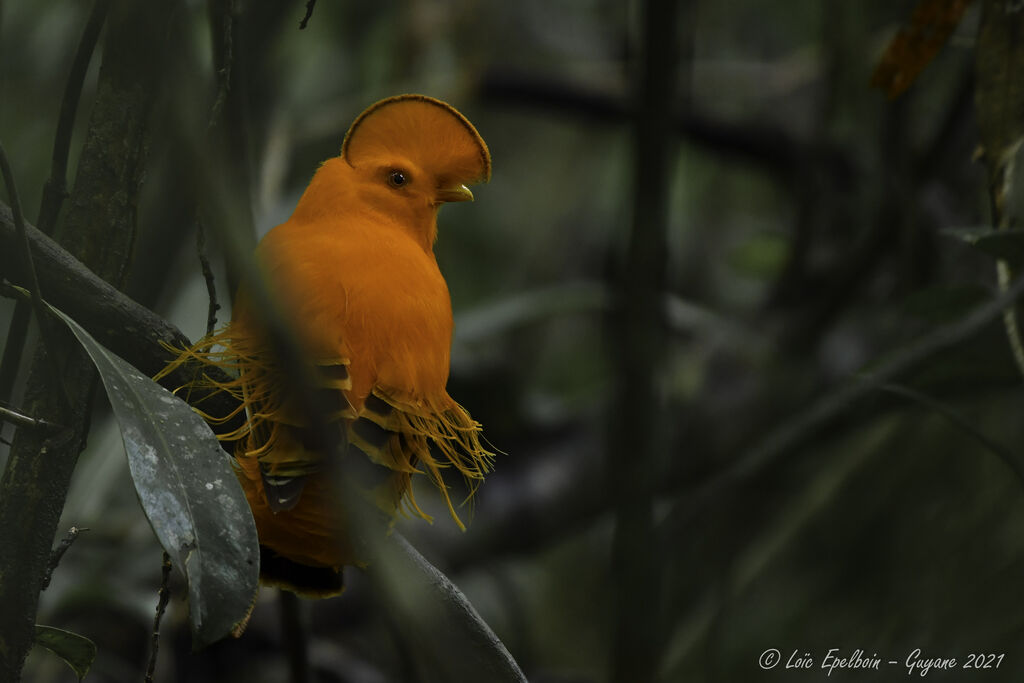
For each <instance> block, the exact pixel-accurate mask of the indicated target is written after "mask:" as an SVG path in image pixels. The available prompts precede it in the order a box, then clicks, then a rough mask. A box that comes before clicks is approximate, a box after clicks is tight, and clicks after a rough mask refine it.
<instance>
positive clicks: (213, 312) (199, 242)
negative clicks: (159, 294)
mask: <svg viewBox="0 0 1024 683" xmlns="http://www.w3.org/2000/svg"><path fill="white" fill-rule="evenodd" d="M196 251H197V252H198V254H199V266H200V268H202V271H203V280H204V281H205V282H206V293H207V295H208V296H209V299H210V303H209V306H208V307H207V309H206V335H207V336H209V335H211V334H213V330H214V328H216V327H217V311H218V310H220V304H219V303H217V282H216V280H215V279H214V277H213V268H211V267H210V257H209V255H208V254H207V253H206V229H205V228H204V227H203V222H202V220H200V219H198V218H197V219H196Z"/></svg>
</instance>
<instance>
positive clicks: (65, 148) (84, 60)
mask: <svg viewBox="0 0 1024 683" xmlns="http://www.w3.org/2000/svg"><path fill="white" fill-rule="evenodd" d="M109 6H110V0H96V2H95V4H93V7H92V12H91V13H90V14H89V20H88V21H87V22H86V24H85V29H84V30H83V31H82V37H81V39H80V40H79V41H78V50H77V51H76V52H75V59H74V61H73V62H72V63H71V72H70V73H69V74H68V81H67V84H66V85H65V86H64V99H63V100H61V104H60V118H58V120H57V132H56V135H55V136H54V141H53V159H52V163H51V165H50V177H49V179H48V180H47V181H46V183H45V184H44V185H43V197H42V199H41V201H40V205H39V218H38V219H37V220H36V227H37V228H39V229H40V230H42V231H43V232H44V233H46V234H47V235H49V234H50V233H51V232H52V231H53V227H54V225H55V224H56V223H57V215H58V214H59V213H60V207H61V204H63V203H64V200H65V199H67V196H68V189H67V174H68V152H69V150H70V148H71V135H72V133H73V132H74V128H75V117H76V114H77V113H78V101H79V99H80V98H81V96H82V85H83V83H84V82H85V75H86V73H87V72H88V71H89V63H90V62H91V61H92V55H93V52H94V51H95V49H96V43H97V42H98V41H99V37H100V31H101V30H102V28H103V23H104V21H105V20H106V18H107V9H108V8H109Z"/></svg>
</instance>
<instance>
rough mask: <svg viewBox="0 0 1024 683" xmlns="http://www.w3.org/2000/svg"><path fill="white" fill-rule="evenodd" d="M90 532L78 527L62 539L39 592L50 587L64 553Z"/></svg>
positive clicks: (51, 555) (74, 527) (47, 566)
mask: <svg viewBox="0 0 1024 683" xmlns="http://www.w3.org/2000/svg"><path fill="white" fill-rule="evenodd" d="M88 530H89V529H88V528H86V527H77V526H73V527H71V528H70V529H68V534H67V536H65V537H64V538H63V539H61V542H60V545H58V546H57V547H56V548H54V549H53V552H51V553H50V562H49V563H48V564H47V565H46V573H45V574H43V584H42V588H40V589H39V590H41V591H44V590H46V589H47V587H49V585H50V579H52V578H53V572H54V570H55V569H57V565H58V564H60V561H61V558H63V557H64V553H66V552H67V551H68V548H70V547H71V544H72V543H74V542H75V539H76V538H78V534H80V533H81V532H83V531H88Z"/></svg>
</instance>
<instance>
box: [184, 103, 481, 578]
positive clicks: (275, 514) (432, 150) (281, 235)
mask: <svg viewBox="0 0 1024 683" xmlns="http://www.w3.org/2000/svg"><path fill="white" fill-rule="evenodd" d="M490 175H491V158H490V153H489V152H488V150H487V145H486V144H484V141H483V139H482V138H481V137H480V135H479V134H478V133H477V131H476V129H475V128H474V127H473V125H472V124H471V123H470V122H469V121H468V120H467V119H466V118H465V117H464V116H462V114H460V113H459V112H458V111H456V110H455V109H454V108H453V107H451V106H449V105H448V104H445V103H444V102H441V101H439V100H436V99H433V98H430V97H426V96H423V95H400V96H397V97H391V98H388V99H385V100H382V101H380V102H377V103H376V104H374V105H373V106H371V107H370V108H369V109H367V110H366V111H364V112H363V113H362V114H361V115H360V116H359V117H358V118H357V119H356V120H355V122H354V123H353V124H352V126H351V128H349V130H348V133H347V134H346V136H345V140H344V142H343V144H342V147H341V156H339V157H335V158H333V159H329V160H327V161H325V162H324V163H323V164H322V165H321V166H320V168H319V169H318V170H317V172H316V174H315V175H314V176H313V179H312V181H311V182H310V183H309V187H307V188H306V191H305V192H304V193H303V195H302V198H301V199H300V200H299V204H298V206H297V207H296V208H295V212H294V213H293V214H292V216H291V218H289V219H288V221H287V222H285V223H282V224H281V225H278V226H277V227H275V228H274V229H273V230H271V231H270V232H269V233H267V235H266V236H265V237H264V238H263V240H262V241H261V242H260V244H259V246H258V248H257V258H258V262H259V263H260V265H261V266H262V268H263V272H264V275H265V277H266V281H267V284H268V286H269V288H270V290H271V291H273V292H274V294H275V295H276V297H277V299H278V301H279V302H280V303H281V304H282V307H281V308H282V310H283V311H284V315H285V319H286V321H287V322H288V323H289V324H290V325H291V327H292V329H293V330H294V332H295V335H296V337H297V339H298V341H299V344H300V347H301V348H302V350H303V351H304V352H305V353H306V354H307V357H308V359H309V361H310V362H311V363H312V365H313V367H314V370H315V373H314V376H315V382H316V386H315V398H316V400H318V401H321V402H322V403H321V405H322V406H323V408H324V413H325V414H326V415H327V416H328V417H329V418H330V419H331V420H333V421H336V423H337V424H338V425H340V426H342V427H343V429H344V436H345V437H346V440H347V444H348V446H347V447H346V449H345V451H344V453H343V454H341V455H340V456H337V455H332V456H328V454H326V453H324V452H322V448H319V447H318V446H317V445H316V444H317V443H318V439H316V438H315V437H314V436H313V435H312V434H311V431H312V429H311V424H310V420H309V418H308V416H306V415H304V414H303V410H302V407H301V405H302V404H301V402H300V401H299V400H298V397H297V396H296V395H295V391H297V390H300V389H295V388H294V387H293V382H291V383H290V382H289V381H287V378H286V377H285V376H284V374H283V373H284V372H286V370H285V369H284V368H283V367H282V364H281V363H280V362H279V361H278V359H277V358H275V354H274V353H273V351H272V345H271V341H270V339H269V336H268V334H267V333H266V330H265V327H264V324H263V322H262V320H261V317H260V315H259V311H257V310H254V309H255V304H254V303H253V299H252V298H251V297H250V295H249V294H248V293H247V292H246V291H245V289H244V287H243V288H242V289H241V290H240V291H239V293H238V296H237V297H236V300H235V307H234V312H233V316H232V319H231V322H230V324H228V325H227V326H226V327H225V328H224V329H222V330H220V331H219V332H217V333H215V334H214V335H212V336H210V337H207V338H205V339H203V340H201V341H200V342H199V343H197V344H196V345H195V346H194V347H193V348H191V349H188V350H186V351H184V352H183V353H182V354H181V355H180V356H179V358H178V360H177V361H176V362H175V363H174V364H172V366H171V367H169V368H168V370H167V371H165V372H169V371H170V370H171V369H173V367H174V366H176V365H178V364H180V363H182V362H184V361H185V360H188V359H198V360H200V361H202V362H203V363H207V364H212V365H217V366H220V367H227V368H229V369H231V370H233V371H234V374H235V375H236V376H237V379H235V380H234V381H232V382H229V383H222V384H217V385H216V387H217V388H218V389H219V390H223V391H229V392H232V393H233V394H234V395H235V396H237V397H238V398H239V399H240V401H241V405H242V407H241V408H240V409H239V410H243V409H244V410H245V411H246V412H245V414H246V422H245V425H244V426H242V427H241V428H239V429H237V430H235V431H233V432H231V433H229V434H222V435H221V437H220V438H222V439H226V440H232V441H235V442H236V443H235V446H234V455H235V460H236V461H237V472H238V476H239V480H240V481H241V483H242V487H243V489H244V490H245V495H246V497H247V498H248V501H249V505H250V507H251V508H252V513H253V516H254V518H255V520H256V527H257V530H258V532H259V538H260V545H261V579H262V580H263V582H264V583H267V584H270V585H278V586H281V587H284V588H287V589H289V590H292V591H295V592H297V593H300V594H304V595H311V596H327V595H334V594H337V593H340V592H341V590H342V587H343V583H342V578H341V569H342V567H343V566H344V565H347V564H354V563H357V562H358V561H359V558H358V557H357V556H356V555H355V553H354V551H353V548H352V544H351V542H350V540H349V539H348V534H347V531H346V528H345V522H344V519H343V517H344V513H343V512H342V513H341V514H340V515H339V503H338V500H337V496H336V495H334V493H335V488H334V486H333V483H332V480H331V475H330V471H331V470H332V467H327V466H326V465H327V464H331V465H336V466H337V467H339V468H340V469H342V470H344V468H345V467H346V466H347V464H350V465H351V466H352V467H353V468H355V469H357V470H358V469H359V468H360V467H362V468H363V469H364V470H365V469H367V468H365V467H364V465H365V462H366V461H365V460H363V462H362V463H359V462H356V460H355V459H362V458H369V460H370V461H371V462H373V463H375V464H377V465H381V466H383V467H384V468H387V469H383V468H381V469H380V471H381V472H383V473H385V474H386V475H387V476H386V477H385V478H384V480H383V481H382V482H380V483H379V484H378V485H377V486H376V487H375V488H374V490H373V492H374V494H375V495H374V498H375V500H376V502H377V504H378V505H379V506H380V507H383V508H384V509H385V510H387V511H389V512H390V513H391V514H394V512H395V511H396V510H399V509H402V510H404V511H411V512H414V513H416V514H419V515H421V516H423V517H424V518H427V519H429V517H428V516H427V515H426V513H424V512H423V511H422V510H421V509H420V507H419V506H418V505H417V503H416V501H415V498H414V497H413V494H412V489H411V486H410V484H411V481H410V477H411V475H412V474H414V473H425V474H426V475H427V476H428V477H429V478H430V479H431V480H433V482H434V483H435V484H436V485H437V487H438V488H439V489H440V491H441V493H442V495H443V496H444V499H445V500H446V502H447V504H448V508H449V510H450V512H451V514H452V516H453V517H454V518H455V520H456V522H457V523H458V524H459V526H460V527H461V526H462V523H461V521H459V518H458V516H457V515H456V513H455V509H454V507H453V505H452V502H451V499H450V498H449V494H448V492H447V487H446V485H445V483H444V481H443V480H442V477H441V470H443V469H445V468H449V467H451V468H454V469H455V470H457V471H458V472H460V473H461V474H462V475H463V476H464V477H465V478H466V480H467V481H468V483H469V485H470V492H472V490H473V488H475V486H476V484H478V483H479V481H480V480H481V479H483V476H484V474H485V473H486V472H487V471H488V470H489V468H490V463H491V459H492V457H493V456H492V454H491V453H490V452H488V451H487V449H486V448H484V447H483V446H482V444H481V439H480V425H479V423H477V422H476V421H474V420H473V419H472V418H471V417H470V416H469V414H468V413H467V412H466V411H465V410H464V409H463V408H462V407H461V406H460V405H459V404H458V403H456V402H455V401H454V400H453V399H452V398H451V397H450V396H449V395H448V392H447V390H446V384H447V380H448V368H449V356H450V350H451V341H452V329H453V323H452V309H451V300H450V298H449V294H448V287H447V285H446V284H445V281H444V278H443V277H442V275H441V272H440V270H439V269H438V266H437V261H436V259H435V257H434V251H433V245H434V240H435V239H436V238H437V213H438V209H439V208H440V206H441V205H442V204H444V203H446V202H461V201H471V200H472V199H473V194H472V193H471V192H470V191H469V189H468V188H467V187H466V186H467V185H470V184H473V183H479V182H487V181H488V180H490ZM205 381H206V382H210V380H205ZM206 417H207V419H210V420H213V421H220V422H225V421H227V420H228V419H230V418H231V417H233V416H227V417H225V418H216V419H215V418H211V417H209V416H206ZM327 457H340V460H338V461H337V462H335V463H325V458H327ZM369 469H374V468H369Z"/></svg>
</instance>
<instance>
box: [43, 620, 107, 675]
mask: <svg viewBox="0 0 1024 683" xmlns="http://www.w3.org/2000/svg"><path fill="white" fill-rule="evenodd" d="M35 640H36V645H42V646H43V647H45V648H46V649H47V650H49V651H50V652H52V653H54V654H55V655H57V656H58V657H60V658H61V659H63V660H64V661H65V662H67V663H68V666H70V667H71V669H72V670H73V671H74V672H75V675H77V676H78V680H82V679H83V678H85V674H87V673H89V667H90V666H92V662H93V660H94V659H96V643H94V642H92V641H91V640H89V639H88V638H86V637H85V636H80V635H78V634H77V633H72V632H71V631H65V630H63V629H59V628H54V627H52V626H40V625H39V624H36V638H35Z"/></svg>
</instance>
